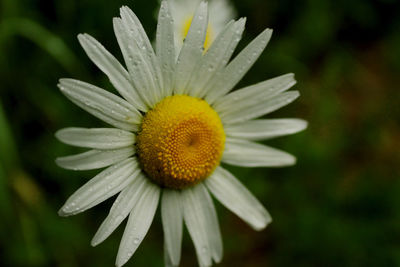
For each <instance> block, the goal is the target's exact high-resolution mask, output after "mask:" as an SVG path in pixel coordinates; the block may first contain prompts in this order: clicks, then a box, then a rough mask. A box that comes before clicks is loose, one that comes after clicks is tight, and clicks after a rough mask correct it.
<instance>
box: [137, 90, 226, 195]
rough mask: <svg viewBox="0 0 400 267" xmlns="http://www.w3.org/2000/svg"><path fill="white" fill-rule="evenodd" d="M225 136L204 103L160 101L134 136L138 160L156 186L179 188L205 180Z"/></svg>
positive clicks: (177, 97)
mask: <svg viewBox="0 0 400 267" xmlns="http://www.w3.org/2000/svg"><path fill="white" fill-rule="evenodd" d="M224 144H225V133H224V129H223V126H222V123H221V119H220V118H219V116H218V114H217V113H216V112H215V111H214V110H213V109H212V108H211V107H210V106H209V105H208V104H207V102H205V101H204V100H201V99H198V98H194V97H191V96H185V95H175V96H170V97H167V98H164V99H163V100H162V101H161V102H159V103H158V104H157V105H156V106H155V107H154V109H152V110H150V111H149V112H148V113H147V114H146V115H145V117H144V118H143V122H142V125H141V131H140V132H139V134H138V136H137V150H138V158H139V161H140V164H141V166H142V169H143V170H144V172H145V173H146V174H147V176H148V177H149V178H150V179H152V180H153V181H154V182H156V183H157V184H159V185H160V186H163V187H167V188H172V189H183V188H186V187H188V186H192V185H195V184H197V183H199V182H200V181H202V180H204V179H205V178H207V177H208V176H209V175H210V174H211V173H212V172H213V171H214V169H215V168H216V167H217V166H218V164H219V162H220V159H221V156H222V152H223V150H224Z"/></svg>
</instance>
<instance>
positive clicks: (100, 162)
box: [56, 147, 135, 171]
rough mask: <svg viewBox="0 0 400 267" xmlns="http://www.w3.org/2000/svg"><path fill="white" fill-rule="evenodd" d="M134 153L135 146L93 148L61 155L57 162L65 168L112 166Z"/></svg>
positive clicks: (83, 168)
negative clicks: (64, 155) (70, 154)
mask: <svg viewBox="0 0 400 267" xmlns="http://www.w3.org/2000/svg"><path fill="white" fill-rule="evenodd" d="M134 153H135V149H134V147H126V148H120V149H113V150H96V149H93V150H89V151H87V152H84V153H80V154H76V155H72V156H66V157H59V158H57V159H56V163H57V165H58V166H60V167H62V168H64V169H70V170H75V171H78V170H92V169H99V168H103V167H107V166H110V165H112V164H114V163H117V162H119V161H121V160H124V159H126V158H128V157H130V156H132V155H133V154H134Z"/></svg>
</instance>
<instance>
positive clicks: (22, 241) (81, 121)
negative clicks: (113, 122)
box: [0, 0, 400, 266]
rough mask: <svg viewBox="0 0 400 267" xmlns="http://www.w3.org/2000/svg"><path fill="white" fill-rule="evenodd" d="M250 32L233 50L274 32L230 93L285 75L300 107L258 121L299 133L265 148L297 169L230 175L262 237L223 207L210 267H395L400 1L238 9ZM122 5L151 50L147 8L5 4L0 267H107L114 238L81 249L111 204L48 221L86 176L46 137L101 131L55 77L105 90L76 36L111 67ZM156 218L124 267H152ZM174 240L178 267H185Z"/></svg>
mask: <svg viewBox="0 0 400 267" xmlns="http://www.w3.org/2000/svg"><path fill="white" fill-rule="evenodd" d="M232 2H233V4H234V5H235V7H236V9H237V10H238V15H239V16H246V17H247V18H248V20H247V21H248V23H247V31H246V32H245V35H244V38H243V41H242V42H241V44H240V48H242V47H244V45H246V44H247V43H248V42H249V41H250V40H251V39H252V38H254V37H255V36H256V35H257V34H258V33H260V32H261V31H262V30H263V29H264V28H266V27H270V28H273V29H274V35H273V38H272V41H271V42H270V44H269V46H268V48H267V49H266V51H265V52H264V53H263V54H262V56H261V58H260V59H259V60H258V61H257V63H256V64H255V66H254V67H253V68H252V69H251V70H250V72H249V73H248V74H247V75H246V77H245V79H244V80H243V81H242V82H241V84H240V85H247V84H251V83H254V82H257V81H261V80H265V79H267V78H271V77H273V76H276V75H280V74H284V73H287V72H294V73H295V74H296V78H297V80H298V84H297V85H296V87H295V88H296V89H297V90H299V91H300V92H301V94H302V96H301V97H300V98H299V100H297V101H296V102H295V103H293V104H291V105H290V106H288V107H286V108H284V109H282V110H280V111H277V112H275V113H273V114H271V115H270V116H269V117H277V118H278V117H300V118H304V119H306V120H307V121H308V122H309V128H308V129H307V130H306V131H304V132H302V133H300V134H297V135H295V136H289V137H284V138H279V139H277V140H273V141H268V142H266V143H268V144H270V145H273V146H276V147H279V148H282V149H284V150H287V151H289V152H291V153H293V154H294V155H296V156H297V157H298V163H297V165H296V166H294V167H290V168H281V169H266V168H255V169H244V168H232V167H229V169H230V170H231V171H232V172H233V173H234V174H235V175H236V176H237V177H239V178H240V180H241V181H243V183H244V184H245V185H247V186H248V187H249V188H250V190H251V191H252V192H254V194H255V195H256V196H257V197H258V198H259V199H260V200H261V201H262V202H263V203H264V204H265V206H266V207H267V208H268V210H269V211H270V213H271V214H272V216H273V220H274V221H273V223H272V224H271V225H270V226H269V227H267V228H266V229H265V230H264V231H261V232H255V231H253V230H252V229H250V228H249V227H248V226H247V225H246V224H245V223H243V222H242V221H241V220H240V219H238V218H237V217H235V216H234V215H233V214H232V213H230V212H229V211H227V210H226V209H224V208H223V207H222V206H221V205H220V204H216V206H217V208H218V216H219V219H220V225H221V228H222V234H223V240H224V249H225V255H224V259H223V261H222V263H221V264H220V265H219V266H400V179H399V178H400V176H399V174H400V167H399V166H400V125H399V123H400V90H399V89H400V88H399V84H400V1H395V0H337V1H334V0H330V1H324V0H298V1H295V0H281V1H277V0H269V1H267V0H246V1H243V0H242V1H241V0H235V1H232ZM121 5H129V6H130V7H131V8H132V9H133V10H134V11H135V12H136V14H138V16H139V18H140V19H141V21H142V22H143V24H144V27H145V29H146V30H147V31H148V32H149V35H150V36H154V32H155V27H156V21H155V16H154V14H155V13H156V12H157V9H158V2H157V0H146V1H144V0H136V1H122V0H117V1H107V0H96V1H91V0H80V1H78V0H71V1H61V0H59V1H55V0H2V2H1V6H0V96H1V99H0V261H1V262H0V266H113V264H114V260H115V257H116V253H117V250H118V245H119V241H120V238H121V235H122V231H123V228H124V227H123V226H122V227H119V228H118V230H117V231H116V232H115V233H114V234H113V235H112V236H111V237H110V238H109V239H108V240H106V241H105V242H104V243H103V244H101V245H100V246H98V247H96V248H92V247H91V246H90V244H89V243H90V240H91V238H92V236H93V235H94V233H95V232H96V230H97V227H98V226H99V225H100V224H101V222H102V220H103V219H104V218H105V216H106V214H107V213H108V210H109V208H110V206H111V204H112V200H109V201H106V202H104V203H102V204H100V205H98V206H97V207H95V208H93V209H92V210H90V211H87V212H85V213H83V214H80V215H78V216H74V217H70V218H61V217H58V215H57V210H58V209H59V207H60V206H61V205H62V204H63V203H64V201H65V200H66V199H67V197H68V196H69V195H71V194H72V193H73V192H74V191H75V190H76V189H78V187H79V186H81V185H82V184H83V183H84V182H85V181H87V180H88V179H89V178H90V177H91V176H93V175H94V174H95V173H96V171H94V172H91V171H90V172H73V171H66V170H63V169H61V168H58V167H57V166H56V165H55V163H54V159H55V158H56V157H57V156H61V155H67V154H71V153H75V152H77V150H76V149H75V148H71V147H69V146H67V145H63V144H61V143H59V142H58V141H57V140H56V139H55V138H54V132H55V131H56V130H58V129H60V128H63V127H67V126H81V127H99V126H101V125H102V123H101V122H100V121H98V120H97V119H95V118H93V117H91V116H90V115H88V114H87V113H86V112H84V111H82V110H80V109H79V108H78V107H76V106H75V105H73V104H72V103H71V102H69V101H68V100H67V99H66V98H65V97H64V96H62V95H61V93H60V92H59V91H58V89H57V87H56V84H57V80H58V79H59V78H61V77H73V78H77V79H81V80H84V81H88V82H91V83H94V84H97V85H99V86H102V87H104V88H108V89H110V90H113V89H112V88H111V86H110V84H109V82H108V80H107V78H106V77H105V76H104V75H103V74H102V73H101V72H100V71H99V70H98V69H96V67H95V66H94V65H93V64H92V63H91V62H90V60H89V59H88V58H87V57H86V55H85V54H84V52H83V50H82V49H81V48H80V47H79V44H78V42H77V39H76V35H77V34H78V33H81V32H87V33H90V34H91V35H93V36H94V37H96V38H97V39H98V40H100V41H101V42H102V43H103V44H104V45H105V46H106V47H107V48H108V49H109V50H110V51H111V52H112V53H113V54H115V55H117V57H118V58H119V59H122V56H121V53H120V51H119V48H118V45H117V42H116V40H115V37H114V35H113V31H112V17H114V16H117V15H118V12H119V11H118V8H119V7H120V6H121ZM162 236H163V235H162V228H161V221H160V216H159V214H157V217H156V219H155V221H154V223H153V225H152V227H151V229H150V231H149V234H148V235H147V237H146V238H145V240H144V242H143V243H142V245H141V246H140V248H139V249H138V250H137V252H136V254H135V255H134V257H133V258H132V259H131V261H130V262H129V263H128V264H127V266H162V264H163V254H162V253H163V237H162ZM196 265H197V260H196V258H195V252H194V248H193V245H192V242H191V241H190V238H189V237H188V234H187V232H186V233H185V237H184V243H183V258H182V266H196Z"/></svg>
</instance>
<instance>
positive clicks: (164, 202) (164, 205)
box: [161, 189, 183, 265]
mask: <svg viewBox="0 0 400 267" xmlns="http://www.w3.org/2000/svg"><path fill="white" fill-rule="evenodd" d="M180 200H181V198H180V193H179V191H177V190H168V189H164V190H163V195H162V199H161V218H162V223H163V229H164V239H165V241H164V244H165V246H166V250H165V253H168V254H169V256H168V259H170V261H171V264H172V265H179V262H180V260H181V243H182V218H183V214H182V207H181V203H180ZM166 257H167V256H166Z"/></svg>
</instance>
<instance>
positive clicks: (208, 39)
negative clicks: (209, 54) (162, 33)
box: [182, 16, 214, 50]
mask: <svg viewBox="0 0 400 267" xmlns="http://www.w3.org/2000/svg"><path fill="white" fill-rule="evenodd" d="M192 20H193V16H190V17H187V18H186V19H185V21H184V23H183V27H182V36H183V39H185V38H186V35H187V34H188V32H189V28H190V25H191V24H192ZM213 36H214V32H213V30H212V28H211V26H210V24H208V27H207V32H206V40H205V41H204V50H207V49H208V48H209V47H210V45H211V42H212V40H211V39H212V38H213Z"/></svg>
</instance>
